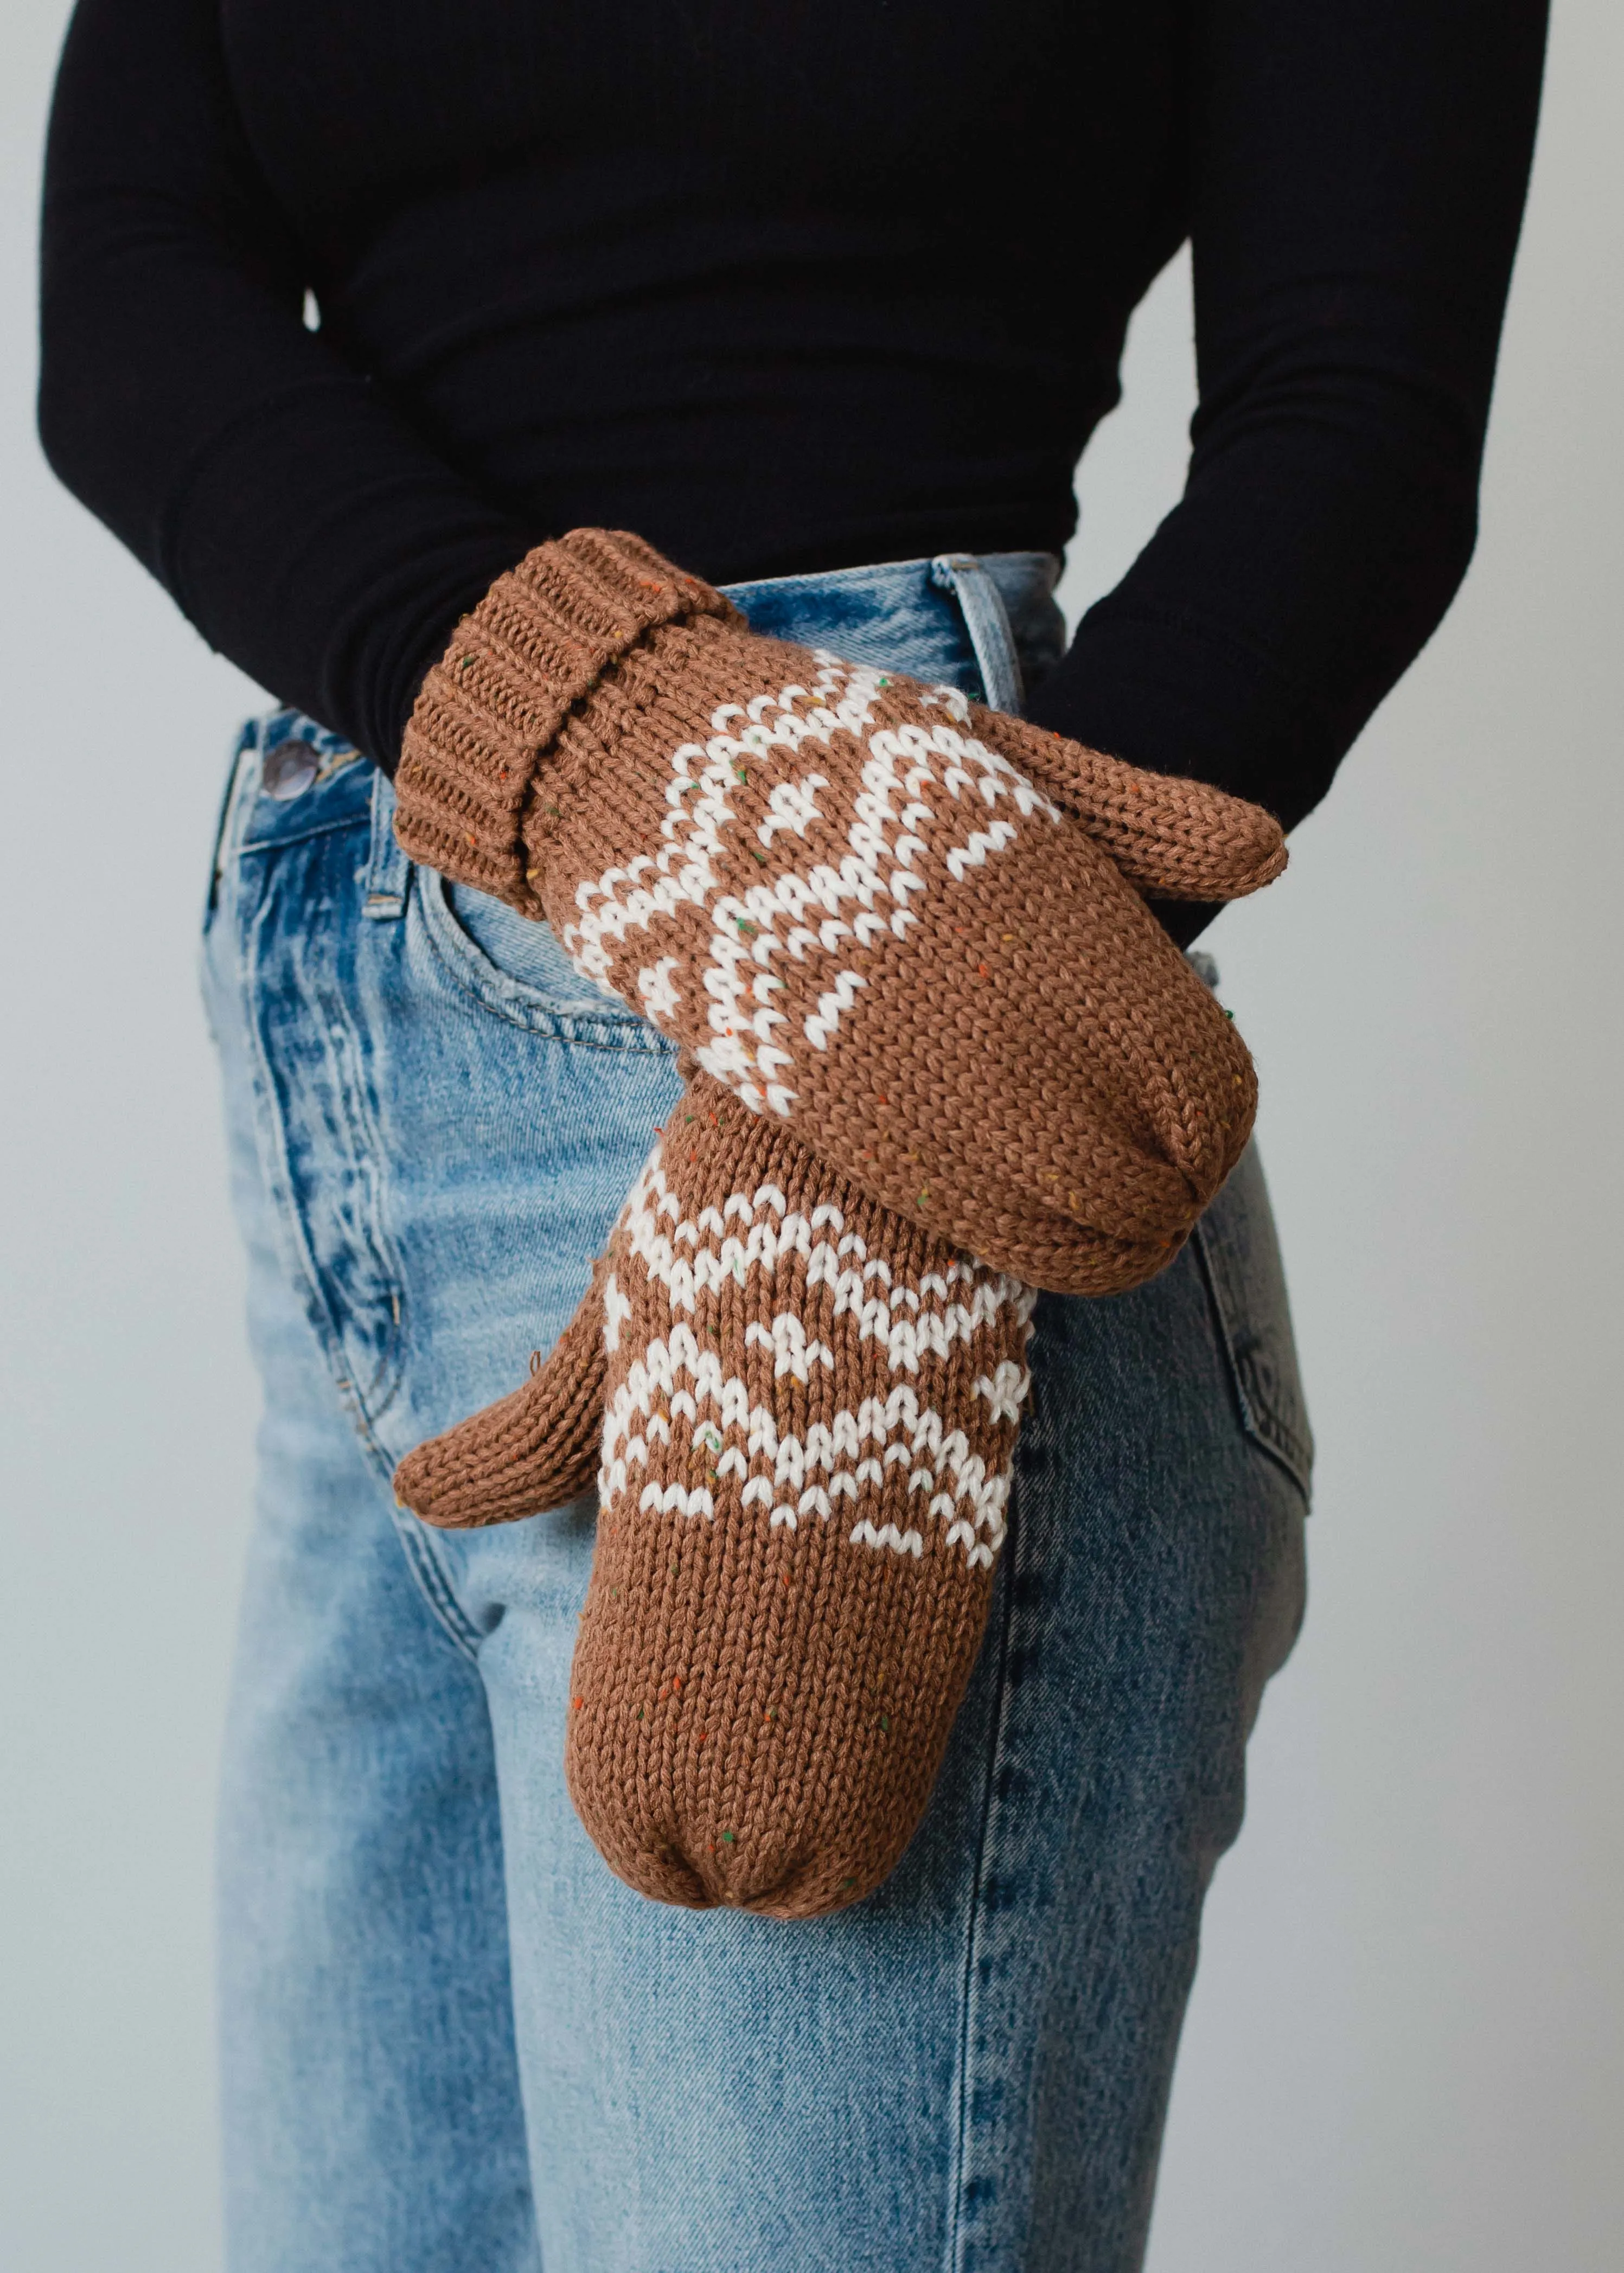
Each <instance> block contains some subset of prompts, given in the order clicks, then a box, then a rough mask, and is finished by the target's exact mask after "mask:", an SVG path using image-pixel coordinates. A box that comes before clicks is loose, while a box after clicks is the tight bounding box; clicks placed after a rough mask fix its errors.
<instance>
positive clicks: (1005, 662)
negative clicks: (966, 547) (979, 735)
mask: <svg viewBox="0 0 1624 2273" xmlns="http://www.w3.org/2000/svg"><path fill="white" fill-rule="evenodd" d="M930 581H931V582H932V583H933V584H935V585H936V588H937V589H938V590H939V591H944V592H946V591H951V592H952V593H953V594H954V595H955V596H956V597H957V599H958V602H959V611H960V613H961V614H962V615H963V617H964V619H965V629H966V631H967V632H968V633H969V634H970V645H971V648H972V649H974V655H975V661H976V667H977V669H978V670H979V671H980V672H981V692H982V694H984V695H985V697H986V699H987V705H988V708H989V709H992V710H1006V711H1008V713H1009V714H1010V716H1011V717H1014V718H1019V716H1020V714H1021V710H1022V708H1023V707H1024V704H1025V700H1026V687H1025V686H1024V684H1023V683H1022V679H1021V675H1020V657H1019V655H1018V654H1017V653H1016V651H1015V636H1014V634H1013V633H1012V632H1011V629H1010V618H1009V611H1008V610H1007V609H1006V608H1005V606H1004V595H1003V593H1002V592H1001V591H1000V590H999V589H998V587H997V585H996V583H995V582H994V581H993V580H992V577H991V576H990V574H989V573H988V570H987V566H986V564H985V563H984V562H983V561H981V560H978V559H976V557H975V555H974V552H940V553H938V554H937V555H936V559H934V560H933V561H932V562H931V564H930Z"/></svg>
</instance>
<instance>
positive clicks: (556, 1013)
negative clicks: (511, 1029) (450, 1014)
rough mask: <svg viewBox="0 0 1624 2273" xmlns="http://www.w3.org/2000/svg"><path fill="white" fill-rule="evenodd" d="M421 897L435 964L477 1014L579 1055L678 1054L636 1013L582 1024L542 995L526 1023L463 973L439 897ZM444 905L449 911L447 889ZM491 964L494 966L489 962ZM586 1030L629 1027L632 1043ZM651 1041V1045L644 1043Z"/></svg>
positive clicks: (423, 894)
mask: <svg viewBox="0 0 1624 2273" xmlns="http://www.w3.org/2000/svg"><path fill="white" fill-rule="evenodd" d="M416 897H417V904H418V905H419V906H420V907H421V908H422V909H423V911H424V916H423V929H424V932H425V935H426V937H427V939H428V942H429V945H430V947H431V948H432V949H433V951H434V957H435V960H436V961H437V962H438V963H439V964H440V969H441V970H442V971H444V972H445V974H446V977H447V979H449V980H450V982H451V984H452V985H453V986H455V988H456V990H457V992H458V994H461V995H462V997H463V998H464V1000H466V1001H470V1002H471V1003H472V1004H473V1005H474V1008H475V1009H477V1010H484V1011H485V1012H486V1013H487V1014H488V1016H491V1017H492V1018H500V1019H502V1020H503V1021H504V1022H505V1023H506V1024H508V1025H510V1026H516V1027H517V1028H518V1029H519V1031H520V1032H521V1033H523V1034H535V1035H538V1037H539V1038H540V1039H542V1040H543V1041H550V1042H568V1043H569V1044H570V1045H572V1046H574V1047H575V1048H577V1049H583V1050H602V1051H604V1052H605V1054H624V1053H631V1054H635V1055H638V1056H642V1057H669V1056H670V1055H671V1054H672V1050H671V1045H670V1043H669V1042H667V1041H665V1039H663V1037H662V1036H661V1035H660V1034H658V1032H657V1031H656V1030H655V1029H654V1028H653V1027H652V1026H650V1025H649V1024H647V1022H646V1021H645V1020H643V1019H642V1018H639V1017H638V1016H635V1013H633V1014H630V1015H628V1016H627V1017H625V1018H624V1019H616V1018H612V1017H609V1016H602V1017H599V1016H588V1017H585V1018H581V1019H576V1018H574V1017H572V1016H570V1014H569V1013H568V1011H560V1010H554V1009H548V1008H547V1007H545V998H544V997H542V996H541V995H540V994H539V992H538V994H537V997H536V999H537V1010H536V1012H535V1014H534V1016H528V1017H526V1016H520V1014H519V1012H518V1010H517V1009H516V1007H515V1008H511V1009H510V1008H509V1007H508V1005H507V1004H505V1003H503V1002H502V1001H500V1000H496V1001H492V1000H491V999H489V998H488V997H487V995H486V994H485V993H483V992H482V991H481V989H480V988H479V986H477V984H476V982H475V981H474V980H473V979H470V977H469V976H468V975H467V973H465V972H464V971H461V970H459V969H458V967H457V963H456V958H455V954H454V953H453V952H452V950H451V949H448V948H447V945H446V942H445V941H444V940H443V939H442V938H441V937H440V928H439V925H438V923H437V922H436V921H435V920H433V919H432V917H431V914H430V911H431V910H432V908H433V907H434V904H435V899H434V896H433V895H432V894H431V893H430V892H427V891H419V892H418V893H417V895H416ZM440 904H441V905H442V906H443V905H444V900H443V888H442V896H441V898H440ZM445 913H446V916H447V919H449V920H453V921H455V919H454V918H452V916H451V911H450V909H449V908H448V907H447V908H446V909H445ZM476 951H477V950H476ZM485 959H486V961H487V962H488V961H489V960H490V958H489V957H488V956H487V957H486V958H485ZM491 968H492V971H495V972H496V974H497V977H498V979H505V980H506V984H507V985H508V986H512V987H515V988H517V987H520V986H522V984H523V982H522V981H519V980H516V979H507V978H506V974H505V973H504V972H503V971H501V970H500V967H499V966H498V965H497V964H494V963H492V964H491ZM492 992H494V990H492ZM586 1026H592V1027H595V1028H597V1029H598V1031H599V1032H605V1033H606V1032H608V1031H611V1030H612V1029H613V1028H615V1027H619V1026H623V1027H624V1028H625V1031H626V1035H627V1039H625V1040H624V1041H615V1040H602V1041H600V1040H598V1039H593V1038H592V1037H591V1036H590V1035H589V1034H587V1033H585V1032H583V1031H580V1029H582V1028H583V1027H586ZM645 1036H646V1037H647V1039H643V1038H644V1037H645Z"/></svg>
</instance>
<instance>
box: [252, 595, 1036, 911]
mask: <svg viewBox="0 0 1624 2273" xmlns="http://www.w3.org/2000/svg"><path fill="white" fill-rule="evenodd" d="M1059 575H1060V563H1059V561H1058V560H1057V559H1056V558H1055V556H1054V554H1053V553H1052V552H988V553H980V554H977V553H970V552H944V553H938V554H937V555H936V558H935V559H929V560H888V561H881V562H878V563H876V564H875V565H873V566H867V567H857V568H836V569H830V570H825V571H819V572H818V573H816V574H808V575H802V576H771V577H766V578H763V579H762V580H761V581H757V582H754V583H744V584H730V585H727V586H726V587H725V588H724V589H726V593H727V596H728V597H729V598H730V599H731V600H732V601H733V603H734V604H735V606H737V607H738V608H739V609H740V610H741V611H742V613H743V615H744V616H745V618H746V619H747V620H748V623H749V625H750V627H751V629H752V630H753V631H757V632H761V633H763V634H765V635H767V636H769V637H771V638H776V639H784V640H790V641H795V642H796V643H797V644H799V645H801V646H803V647H821V648H830V649H833V651H834V652H835V653H836V654H837V655H838V656H841V657H842V658H843V659H844V660H845V661H846V662H848V663H867V664H879V665H880V666H882V667H884V666H886V665H889V666H890V667H891V669H893V670H896V671H906V672H907V673H908V674H909V675H910V676H911V677H913V678H914V679H925V680H926V681H928V682H929V684H931V685H935V686H956V687H958V688H959V690H960V691H961V692H962V693H964V694H968V695H969V696H971V698H972V699H973V700H975V701H985V702H988V703H989V704H990V705H991V706H992V708H993V709H998V710H1010V711H1018V710H1019V709H1021V708H1022V706H1023V699H1024V695H1025V693H1026V689H1028V688H1029V687H1031V686H1033V685H1034V684H1035V683H1036V681H1037V680H1038V679H1041V677H1042V675H1043V673H1044V672H1045V671H1048V670H1049V669H1051V668H1052V666H1053V665H1054V664H1056V663H1057V662H1058V661H1059V659H1060V656H1061V655H1062V654H1063V653H1064V647H1065V626H1064V619H1063V618H1062V616H1061V613H1060V610H1059V608H1058V607H1057V606H1056V604H1055V596H1054V592H1055V586H1056V582H1057V581H1058V580H1059ZM244 807H246V810H244ZM229 816H235V817H230V818H229ZM364 818H365V819H367V820H369V821H370V823H371V840H372V842H371V851H370V853H369V856H368V861H367V869H366V876H365V893H364V896H363V904H362V912H363V913H364V914H365V915H366V916H368V917H370V918H372V919H373V920H374V921H376V920H379V919H383V920H386V921H387V920H388V919H392V918H395V917H398V916H399V915H401V914H402V912H403V911H404V908H405V904H406V893H407V883H408V872H409V869H410V862H409V861H408V860H407V859H406V856H405V854H404V853H403V852H402V851H401V849H400V846H399V844H397V842H396V840H395V829H394V819H395V791H394V788H393V786H392V784H391V783H390V782H389V780H388V777H387V776H386V775H385V774H383V773H381V772H380V771H378V770H377V769H374V768H373V767H371V766H365V765H363V764H362V763H360V762H359V753H358V752H357V750H356V749H355V747H354V746H353V745H352V744H351V743H350V742H347V741H346V740H345V739H343V737H342V735H340V734H335V733H333V732H331V731H329V730H328V729H327V727H325V726H320V725H318V724H316V722H315V720H314V719H312V718H307V717H305V716H304V715H303V713H302V712H300V711H297V710H294V709H282V710H275V711H273V712H272V713H271V714H270V715H269V716H267V717H262V718H256V719H253V720H251V721H250V723H249V724H248V725H247V726H245V727H244V730H243V735H242V739H241V740H240V741H239V743H238V745H237V761H236V764H235V766H234V768H233V773H232V782H231V785H230V788H229V791H228V798H227V812H226V813H225V814H222V829H221V840H220V841H221V844H222V845H223V844H224V843H225V842H226V841H227V840H228V839H229V840H230V841H231V842H233V843H234V844H236V847H237V850H238V851H243V852H254V851H270V850H271V849H273V848H274V847H275V846H277V845H281V844H292V843H294V842H296V841H297V839H299V838H300V837H303V836H309V835H311V834H312V833H314V832H319V831H323V830H326V829H335V828H342V827H345V826H348V825H351V824H353V823H354V822H356V821H361V820H363V819H364ZM216 865H217V866H218V855H217V863H216Z"/></svg>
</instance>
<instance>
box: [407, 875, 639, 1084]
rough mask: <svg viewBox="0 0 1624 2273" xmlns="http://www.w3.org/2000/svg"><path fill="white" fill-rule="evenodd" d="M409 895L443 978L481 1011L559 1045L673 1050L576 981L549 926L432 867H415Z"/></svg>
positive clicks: (615, 1001)
mask: <svg viewBox="0 0 1624 2273" xmlns="http://www.w3.org/2000/svg"><path fill="white" fill-rule="evenodd" d="M412 876H413V889H412V896H413V900H414V902H415V904H416V905H417V910H418V911H419V915H420V919H421V921H422V925H423V928H424V931H425V934H426V935H427V937H428V940H429V943H430V945H431V946H432V949H433V950H434V953H435V955H436V956H437V957H438V958H439V960H440V964H441V965H442V967H443V968H444V970H445V971H446V972H447V976H448V977H449V978H450V979H451V980H452V981H453V983H454V984H455V986H457V988H458V989H459V990H460V991H461V992H462V994H465V995H467V996H469V997H470V999H471V1000H472V1001H475V1002H477V1004H478V1005H479V1006H480V1007H481V1008H482V1009H486V1010H489V1011H491V1012H492V1014H493V1015H494V1016H497V1017H499V1018H506V1019H508V1021H509V1023H510V1024H514V1025H517V1026H523V1027H524V1028H525V1029H526V1030H527V1031H529V1032H530V1033H538V1034H551V1035H553V1036H554V1037H555V1038H556V1039H559V1040H560V1041H568V1042H576V1043H579V1044H581V1045H583V1046H585V1047H588V1048H593V1049H618V1050H635V1051H642V1052H647V1053H650V1054H664V1055H667V1056H669V1055H670V1054H672V1050H673V1045H672V1044H671V1043H670V1042H668V1041H667V1040H666V1039H665V1036H664V1035H663V1034H660V1033H658V1032H657V1031H655V1029H654V1028H653V1027H652V1026H650V1024H649V1023H648V1022H647V1020H646V1019H643V1018H640V1017H639V1016H637V1014H636V1012H635V1010H632V1009H628V1007H627V1005H626V1004H625V1003H624V1002H622V1001H620V997H619V996H618V995H616V994H608V993H606V992H605V989H604V988H602V987H601V986H593V984H592V982H591V980H590V979H583V978H582V976H581V974H580V973H579V971H576V969H575V965H574V964H572V963H571V962H570V960H569V957H568V956H567V955H566V954H565V952H564V950H563V949H562V947H561V946H560V944H559V941H558V936H557V934H556V933H554V932H553V929H552V927H551V926H550V925H547V924H545V923H537V922H535V921H533V920H532V919H530V917H529V916H522V915H520V914H519V913H518V911H516V910H515V909H514V908H510V907H508V905H507V904H506V902H504V901H502V900H497V899H492V897H491V896H490V895H489V894H488V893H486V892H477V891H475V890H473V889H472V888H471V887H470V886H469V885H466V884H448V883H447V881H446V880H445V878H444V877H443V876H441V875H440V874H439V873H438V871H437V870H435V869H432V868H414V870H413V871H412Z"/></svg>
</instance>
